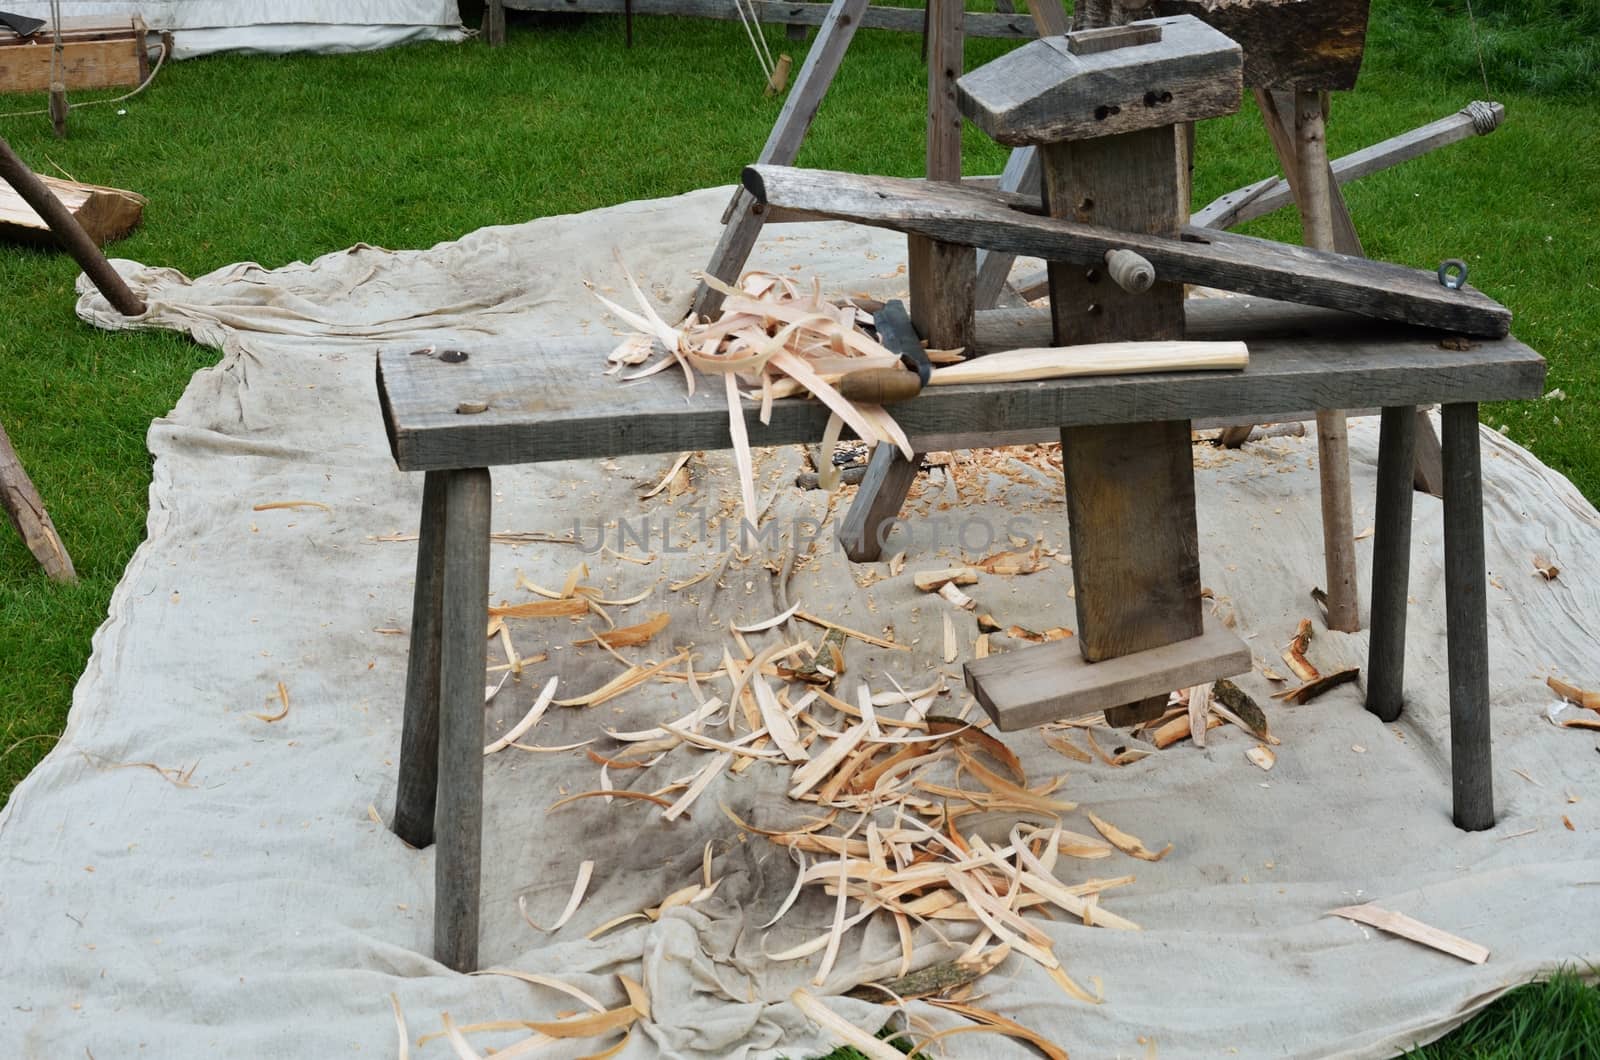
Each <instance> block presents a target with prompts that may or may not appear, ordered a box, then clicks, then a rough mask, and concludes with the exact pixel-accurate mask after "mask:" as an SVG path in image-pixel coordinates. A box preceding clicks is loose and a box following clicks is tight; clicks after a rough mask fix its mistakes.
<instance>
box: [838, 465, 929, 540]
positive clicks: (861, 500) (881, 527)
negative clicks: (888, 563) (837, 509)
mask: <svg viewBox="0 0 1600 1060" xmlns="http://www.w3.org/2000/svg"><path fill="white" fill-rule="evenodd" d="M921 466H922V455H921V454H920V453H919V454H917V457H916V458H915V459H913V460H907V459H906V458H905V457H903V456H901V455H900V454H899V453H898V452H896V451H895V448H894V446H892V445H880V446H878V447H877V448H875V449H873V451H872V456H871V458H870V459H869V460H868V462H867V473H866V475H865V476H863V478H862V479H861V488H860V490H859V491H857V493H856V497H855V500H854V501H852V502H851V504H850V508H849V510H848V511H846V512H845V516H844V518H843V519H842V520H840V522H839V531H838V534H839V543H840V546H841V547H842V548H843V549H844V554H845V555H846V556H848V557H849V558H850V562H852V563H875V562H877V560H878V558H879V557H880V556H881V555H883V539H884V538H885V537H886V536H888V534H889V532H890V531H891V530H892V529H893V528H894V521H895V519H896V518H897V517H898V516H899V515H900V509H901V507H902V506H904V504H905V502H906V494H908V493H910V492H911V484H912V483H913V482H915V481H916V480H917V471H918V469H919V468H920V467H921Z"/></svg>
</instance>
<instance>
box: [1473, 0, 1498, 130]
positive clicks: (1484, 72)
mask: <svg viewBox="0 0 1600 1060" xmlns="http://www.w3.org/2000/svg"><path fill="white" fill-rule="evenodd" d="M1467 21H1468V22H1469V23H1471V24H1472V43H1473V46H1474V47H1476V48H1477V49H1478V76H1480V77H1482V78H1483V94H1484V95H1486V96H1487V95H1492V93H1491V92H1490V90H1489V71H1488V69H1487V68H1485V67H1484V65H1483V40H1482V38H1480V37H1479V36H1478V16H1476V15H1474V14H1473V13H1472V0H1467ZM1490 131H1493V130H1492V129H1491V130H1490ZM1479 132H1480V133H1481V132H1482V130H1479Z"/></svg>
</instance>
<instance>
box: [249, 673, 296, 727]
mask: <svg viewBox="0 0 1600 1060" xmlns="http://www.w3.org/2000/svg"><path fill="white" fill-rule="evenodd" d="M278 702H279V703H281V704H283V709H282V710H280V711H278V713H276V714H252V715H250V716H251V717H252V718H260V719H261V720H262V721H264V722H266V723H267V724H268V725H271V724H272V723H273V722H276V721H282V720H283V719H284V718H287V717H288V716H289V689H288V688H286V687H284V684H283V682H282V681H279V682H278Z"/></svg>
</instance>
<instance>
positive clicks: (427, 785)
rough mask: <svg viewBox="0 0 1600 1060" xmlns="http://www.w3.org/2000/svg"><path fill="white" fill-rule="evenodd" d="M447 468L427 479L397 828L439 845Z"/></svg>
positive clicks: (404, 835)
mask: <svg viewBox="0 0 1600 1060" xmlns="http://www.w3.org/2000/svg"><path fill="white" fill-rule="evenodd" d="M445 476H446V472H443V471H430V472H428V474H427V476H426V477H425V478H424V479H423V485H422V519H421V525H420V527H419V528H418V533H417V580H416V586H415V588H414V589H413V590H412V598H411V651H410V653H409V655H408V656H407V658H406V703H405V714H404V716H403V718H402V720H401V728H400V770H399V773H400V776H399V783H398V788H397V790H396V792H395V799H394V834H395V835H397V836H399V837H400V838H401V839H404V840H405V841H406V842H407V843H410V844H411V845H412V846H414V847H417V848H418V849H421V848H422V847H427V846H432V845H433V814H434V807H435V805H436V803H437V799H438V790H439V617H440V615H441V613H442V612H443V610H444V491H445Z"/></svg>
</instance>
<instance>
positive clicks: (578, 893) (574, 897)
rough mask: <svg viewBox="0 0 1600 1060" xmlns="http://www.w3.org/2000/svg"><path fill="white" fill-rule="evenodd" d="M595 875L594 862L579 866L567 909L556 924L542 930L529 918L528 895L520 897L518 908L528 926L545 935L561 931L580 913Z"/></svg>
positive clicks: (562, 912)
mask: <svg viewBox="0 0 1600 1060" xmlns="http://www.w3.org/2000/svg"><path fill="white" fill-rule="evenodd" d="M593 875H594V862H592V861H585V862H584V863H583V864H581V865H579V866H578V878H577V879H576V880H574V881H573V884H572V894H571V896H570V897H568V898H567V905H566V908H565V909H563V910H562V911H561V916H560V917H559V918H558V919H557V920H556V922H555V923H554V924H551V925H550V926H549V927H547V928H542V927H540V926H539V925H538V924H535V923H534V922H533V920H532V918H530V917H529V916H528V907H527V902H526V899H527V895H519V896H518V897H517V908H518V909H519V910H521V912H522V919H524V920H526V921H527V922H528V926H529V927H531V928H533V929H534V930H535V931H543V932H544V933H545V934H551V933H553V932H556V931H560V930H561V929H562V928H563V927H565V926H566V923H567V921H568V920H571V919H572V914H573V913H576V912H577V911H578V904H579V903H580V902H582V901H583V896H584V895H585V894H587V893H588V891H589V878H590V877H591V876H593Z"/></svg>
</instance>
